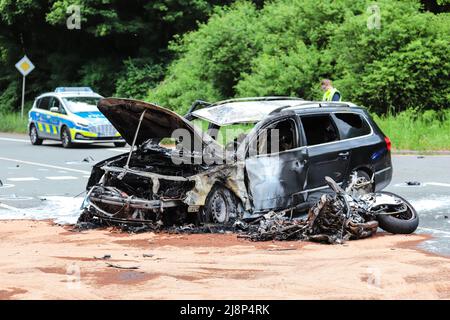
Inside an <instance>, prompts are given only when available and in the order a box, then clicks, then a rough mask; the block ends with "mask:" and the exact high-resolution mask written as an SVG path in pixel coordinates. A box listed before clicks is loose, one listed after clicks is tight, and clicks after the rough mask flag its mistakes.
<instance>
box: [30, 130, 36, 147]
mask: <svg viewBox="0 0 450 320" xmlns="http://www.w3.org/2000/svg"><path fill="white" fill-rule="evenodd" d="M30 137H31V142H33V143H36V141H37V132H36V128H34V127H33V128H31V132H30Z"/></svg>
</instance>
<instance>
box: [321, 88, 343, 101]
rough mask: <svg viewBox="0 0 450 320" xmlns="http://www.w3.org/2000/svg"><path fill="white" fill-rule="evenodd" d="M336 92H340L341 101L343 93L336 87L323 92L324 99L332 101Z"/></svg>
mask: <svg viewBox="0 0 450 320" xmlns="http://www.w3.org/2000/svg"><path fill="white" fill-rule="evenodd" d="M335 93H339V101H341V93H340V92H339V90H338V89H336V88H330V89H328V90H327V91H325V93H324V94H323V98H322V101H332V99H333V96H334V94H335Z"/></svg>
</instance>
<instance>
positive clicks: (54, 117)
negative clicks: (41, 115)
mask: <svg viewBox="0 0 450 320" xmlns="http://www.w3.org/2000/svg"><path fill="white" fill-rule="evenodd" d="M49 110H50V118H49V119H48V122H49V126H50V136H51V137H52V138H53V139H59V138H60V132H59V131H60V127H61V115H62V114H64V112H65V110H64V107H63V106H62V104H61V102H60V101H59V99H58V98H56V97H52V98H51V100H50V108H49Z"/></svg>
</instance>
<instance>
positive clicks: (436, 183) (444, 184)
mask: <svg viewBox="0 0 450 320" xmlns="http://www.w3.org/2000/svg"><path fill="white" fill-rule="evenodd" d="M424 184H425V185H426V186H438V187H450V183H442V182H426V183H424Z"/></svg>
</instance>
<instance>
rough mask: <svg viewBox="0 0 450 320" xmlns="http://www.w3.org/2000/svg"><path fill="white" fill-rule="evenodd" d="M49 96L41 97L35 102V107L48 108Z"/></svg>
mask: <svg viewBox="0 0 450 320" xmlns="http://www.w3.org/2000/svg"><path fill="white" fill-rule="evenodd" d="M50 100H51V97H43V98H41V99H39V100H38V101H37V102H36V107H37V108H39V109H43V110H50Z"/></svg>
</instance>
